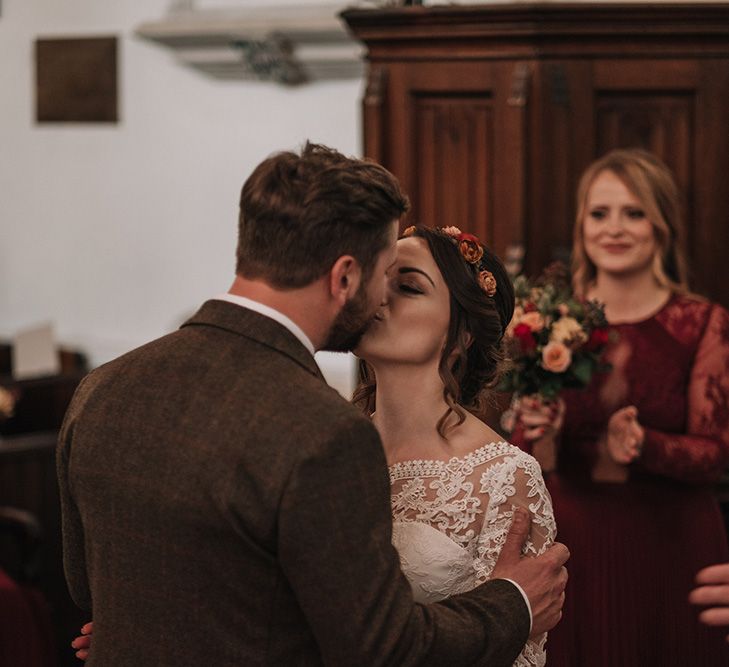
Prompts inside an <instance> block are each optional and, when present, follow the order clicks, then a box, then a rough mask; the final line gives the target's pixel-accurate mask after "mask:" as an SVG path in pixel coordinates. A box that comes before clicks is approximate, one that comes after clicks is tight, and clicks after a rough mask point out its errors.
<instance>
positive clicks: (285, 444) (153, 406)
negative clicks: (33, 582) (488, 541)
mask: <svg viewBox="0 0 729 667" xmlns="http://www.w3.org/2000/svg"><path fill="white" fill-rule="evenodd" d="M57 462H58V474H59V486H60V490H61V500H62V509H63V532H64V563H65V568H66V576H67V579H68V583H69V588H70V590H71V593H72V595H73V597H74V599H75V600H76V602H77V603H78V604H79V605H80V606H81V607H83V608H86V609H88V610H89V611H90V612H91V613H92V614H93V620H94V635H93V640H92V642H93V643H92V650H91V656H90V659H89V661H88V663H87V664H88V665H89V667H94V666H96V665H104V666H107V665H113V666H114V667H123V666H126V665H129V666H130V667H131V666H135V667H137V666H138V665H141V664H149V665H156V666H163V665H169V666H170V667H172V666H175V667H178V666H182V665H191V666H192V665H195V666H198V665H216V666H227V665H230V666H231V667H232V666H237V667H243V666H246V667H247V666H249V665H281V666H282V667H283V666H286V667H289V666H291V665H320V664H328V665H337V666H344V665H361V666H363V667H365V666H366V667H375V666H377V665H397V666H402V665H416V664H423V665H426V664H428V665H445V664H449V665H450V664H457V665H469V664H482V665H486V664H488V665H489V666H498V665H510V664H511V662H512V661H513V660H514V658H515V656H516V655H517V654H518V653H519V651H520V649H521V647H522V646H523V644H524V641H525V640H526V636H527V634H528V624H529V618H528V612H527V610H526V606H525V604H524V602H523V600H522V598H521V595H520V594H519V592H518V591H517V590H516V588H515V587H514V586H513V585H512V584H510V583H508V582H505V581H500V580H496V581H492V582H487V583H486V584H484V585H483V586H481V587H479V588H477V589H476V590H474V591H471V592H470V593H467V594H464V595H462V596H456V597H454V598H451V599H450V600H447V601H444V602H442V603H438V604H434V605H427V606H423V605H418V604H415V603H414V602H413V600H412V594H411V592H410V587H409V584H408V583H407V581H406V580H405V578H404V576H403V575H402V573H401V571H400V567H399V560H398V557H397V554H396V552H395V551H394V548H393V547H392V545H391V518H390V507H389V481H388V475H387V468H386V463H385V459H384V454H383V452H382V448H381V444H380V442H379V439H378V437H377V434H376V431H375V430H374V428H373V427H372V425H371V424H370V422H369V420H367V419H365V418H364V417H362V416H361V415H360V414H359V413H358V411H357V410H355V409H354V408H353V407H352V406H351V405H350V404H348V403H347V402H346V401H344V400H343V399H342V398H341V397H340V396H339V395H338V394H337V393H336V392H335V391H334V390H333V389H331V388H330V387H328V386H327V385H326V384H325V382H324V381H323V379H322V377H321V374H320V373H319V370H318V368H317V366H316V363H315V361H314V359H313V357H312V356H311V355H310V354H309V353H308V351H307V350H306V349H305V348H304V346H303V345H301V343H300V342H299V341H298V340H297V339H296V338H295V337H294V336H293V335H292V334H291V333H290V332H289V331H288V330H286V328H285V327H283V326H281V325H280V324H278V323H277V322H275V321H273V320H271V319H269V318H267V317H265V316H263V315H260V314H258V313H254V312H252V311H249V310H246V309H244V308H241V307H240V306H237V305H235V304H230V303H227V302H224V301H208V302H207V303H205V304H204V305H203V306H202V308H201V309H200V311H199V312H198V313H197V314H196V315H195V316H194V317H193V318H192V319H191V320H189V321H188V322H187V323H186V324H185V325H183V327H182V328H181V329H180V330H179V331H177V332H175V333H172V334H170V335H168V336H165V337H163V338H161V339H158V340H156V341H153V342H152V343H149V344H147V345H145V346H143V347H141V348H138V349H137V350H134V351H132V352H130V353H128V354H126V355H124V356H122V357H120V358H118V359H116V360H114V361H113V362H110V363H109V364H106V365H105V366H102V367H101V368H99V369H97V370H96V371H94V372H92V373H91V374H90V375H89V376H88V377H87V378H86V379H85V380H84V382H83V383H82V385H81V386H80V387H79V389H78V390H77V393H76V395H75V396H74V399H73V402H72V404H71V406H70V408H69V410H68V413H67V415H66V419H65V422H64V425H63V428H62V431H61V435H60V440H59V447H58V455H57Z"/></svg>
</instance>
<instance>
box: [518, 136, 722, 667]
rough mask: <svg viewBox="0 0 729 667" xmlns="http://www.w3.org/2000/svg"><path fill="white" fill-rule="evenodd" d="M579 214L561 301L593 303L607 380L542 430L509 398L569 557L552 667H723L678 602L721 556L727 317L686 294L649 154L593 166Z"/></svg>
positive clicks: (663, 171) (673, 230) (669, 207)
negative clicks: (717, 491) (607, 340)
mask: <svg viewBox="0 0 729 667" xmlns="http://www.w3.org/2000/svg"><path fill="white" fill-rule="evenodd" d="M577 211H578V213H577V219H576V225H575V228H574V247H573V281H574V288H575V291H576V293H577V294H578V295H581V296H583V297H585V298H588V299H597V300H598V301H601V302H603V303H604V304H605V312H606V315H607V318H608V321H609V322H610V323H611V326H612V328H613V329H614V330H615V331H616V332H617V334H618V337H617V340H618V342H616V343H615V344H614V345H613V346H612V347H611V348H610V349H609V351H608V359H607V360H608V361H609V362H610V363H611V364H612V366H613V368H612V371H611V372H610V373H607V374H603V375H600V376H596V377H595V378H593V382H592V384H591V385H590V386H589V387H588V388H587V390H584V391H577V390H572V391H568V392H566V393H565V394H564V396H563V399H564V406H563V410H555V411H554V412H555V414H553V415H551V414H549V413H547V412H546V411H542V410H541V409H539V406H538V405H536V404H535V403H534V402H533V401H530V400H529V399H523V400H522V401H521V404H520V410H518V412H520V414H519V420H518V425H517V428H516V430H515V432H514V433H513V434H512V442H514V443H516V444H521V446H522V447H523V448H524V449H526V450H527V451H530V452H533V453H534V455H535V456H536V457H537V458H538V459H540V462H542V464H543V467H546V468H550V467H552V466H553V465H554V464H551V465H550V463H549V461H550V460H551V461H554V456H550V455H549V452H550V450H551V451H555V450H556V452H557V456H556V469H555V470H554V471H553V472H552V474H551V475H550V476H549V479H548V480H547V485H548V488H549V490H550V492H551V494H552V498H553V501H554V511H555V517H556V520H557V523H558V525H559V528H560V535H559V536H560V539H561V540H563V541H564V542H565V543H566V544H567V546H568V547H569V549H570V552H571V553H572V558H571V560H570V595H569V596H568V597H567V602H566V604H565V607H564V617H563V620H562V623H561V624H560V625H559V626H558V627H557V628H556V629H555V630H554V631H553V632H551V633H550V664H553V665H558V666H559V667H583V666H584V665H590V667H613V666H614V665H620V666H621V667H646V666H651V667H652V666H654V665H655V666H658V665H660V666H661V667H670V666H672V665H675V666H676V667H679V666H681V667H683V666H686V665H701V666H702V667H714V666H716V667H719V666H720V665H721V666H722V667H726V665H727V664H729V656H728V655H727V649H726V645H725V643H724V642H723V638H722V633H721V632H720V631H719V630H718V629H717V628H707V627H704V626H702V625H701V624H700V623H698V621H697V612H696V610H695V609H694V608H692V607H691V605H690V604H689V603H688V596H689V592H690V591H691V589H692V588H693V586H694V576H695V575H696V572H697V571H698V570H699V569H700V568H702V567H705V566H707V565H710V564H712V563H715V562H721V561H726V560H727V557H728V556H729V551H728V550H727V540H726V534H725V528H724V524H723V521H722V518H721V514H720V511H719V506H718V504H717V501H716V499H715V497H714V495H713V493H712V486H711V485H712V484H713V483H714V482H716V481H717V479H718V478H719V477H720V475H721V474H722V471H723V470H724V469H725V468H726V466H727V464H728V463H729V314H728V313H727V311H726V310H725V309H724V308H722V307H721V306H719V305H717V304H713V303H710V302H708V301H707V300H705V299H703V298H701V297H699V296H696V295H694V294H692V293H691V292H690V291H689V289H688V284H687V280H686V263H685V260H684V251H683V223H682V220H681V216H680V205H679V193H678V190H677V187H676V185H675V183H674V180H673V178H672V176H671V174H670V172H669V170H668V169H667V167H666V166H665V165H664V164H663V163H662V162H661V161H660V160H658V159H657V158H656V157H655V156H654V155H652V154H650V153H647V152H645V151H642V150H636V149H631V150H616V151H613V152H611V153H608V154H607V155H605V156H604V157H603V158H601V159H599V160H597V161H596V162H594V163H593V164H592V165H590V166H589V167H588V169H587V170H586V171H585V173H584V174H583V176H582V179H581V182H580V185H579V189H578V194H577ZM562 412H564V414H563V415H562ZM546 468H545V471H547V472H548V470H547V469H546Z"/></svg>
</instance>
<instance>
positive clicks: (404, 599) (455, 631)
mask: <svg viewBox="0 0 729 667" xmlns="http://www.w3.org/2000/svg"><path fill="white" fill-rule="evenodd" d="M333 431H334V433H335V435H334V436H333V437H332V438H331V442H330V443H329V446H328V448H327V449H326V452H325V453H323V454H321V455H319V456H310V457H308V458H306V459H304V460H303V461H302V462H301V463H300V464H299V465H298V466H297V467H296V469H295V470H294V471H293V472H292V474H291V477H290V479H289V480H288V483H287V485H286V489H285V493H284V496H283V499H282V504H281V508H280V512H279V558H280V562H281V566H282V568H283V570H284V572H285V574H286V576H287V578H288V580H289V582H290V583H291V585H292V587H293V589H294V591H295V594H296V597H297V599H298V601H299V604H300V605H301V607H302V609H303V611H304V614H305V615H306V617H307V619H308V621H309V623H310V624H311V627H312V629H313V632H314V634H315V636H316V639H317V642H318V644H319V648H320V650H321V654H322V657H323V659H324V662H325V664H328V665H337V666H341V665H362V666H363V667H365V666H366V667H377V666H379V665H392V666H398V667H404V666H407V665H446V664H447V665H459V666H461V665H463V666H465V665H488V666H489V667H499V666H500V665H504V666H508V665H511V664H512V663H513V661H514V660H515V658H516V656H517V655H518V653H519V651H520V650H521V649H522V647H523V645H524V643H525V641H526V639H527V635H528V633H529V614H528V611H527V608H526V605H525V603H524V600H523V598H522V596H521V594H520V593H519V592H518V590H517V589H516V587H515V586H513V585H512V584H511V583H509V582H506V581H504V580H494V581H490V582H486V583H485V584H483V585H482V586H480V587H478V588H477V589H475V590H474V591H470V592H469V593H465V594H462V595H458V596H454V597H452V598H450V599H448V600H445V601H443V602H440V603H437V604H432V605H425V606H424V605H419V604H415V603H414V602H413V598H412V594H411V591H410V586H409V584H408V582H407V580H406V579H405V577H404V575H403V574H402V572H401V570H400V565H399V559H398V557H397V554H396V551H395V549H394V547H392V544H391V534H392V520H391V516H390V512H389V481H388V479H387V474H386V470H387V467H386V463H385V459H384V453H383V451H382V446H381V444H380V441H379V438H378V436H377V433H376V431H375V429H374V427H372V426H371V424H370V423H369V422H366V420H356V421H355V420H351V419H350V420H348V421H344V422H343V423H342V425H341V427H339V428H335V429H333Z"/></svg>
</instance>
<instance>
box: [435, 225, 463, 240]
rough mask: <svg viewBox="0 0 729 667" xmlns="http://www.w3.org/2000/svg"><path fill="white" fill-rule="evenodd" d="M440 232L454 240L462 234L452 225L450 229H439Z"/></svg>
mask: <svg viewBox="0 0 729 667" xmlns="http://www.w3.org/2000/svg"><path fill="white" fill-rule="evenodd" d="M440 231H442V232H443V233H444V234H447V235H448V236H451V237H453V238H454V239H458V237H459V236H460V235H461V234H462V233H463V232H462V231H461V230H460V229H458V227H454V226H453V225H451V226H450V227H441V230H440Z"/></svg>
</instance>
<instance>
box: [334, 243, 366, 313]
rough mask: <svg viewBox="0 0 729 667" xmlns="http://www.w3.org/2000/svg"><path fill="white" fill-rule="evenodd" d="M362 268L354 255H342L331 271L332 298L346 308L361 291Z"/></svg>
mask: <svg viewBox="0 0 729 667" xmlns="http://www.w3.org/2000/svg"><path fill="white" fill-rule="evenodd" d="M361 281H362V267H361V266H360V263H359V262H358V261H357V260H356V259H355V258H354V257H352V255H342V256H341V257H340V258H339V259H338V260H337V261H336V262H334V264H333V265H332V268H331V269H330V271H329V291H330V293H331V296H332V298H333V299H334V300H335V301H336V302H337V303H338V304H339V305H340V306H342V307H343V306H344V304H345V303H347V301H349V300H350V299H351V298H352V297H353V296H354V295H355V294H356V293H357V290H358V289H359V285H360V282H361Z"/></svg>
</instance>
